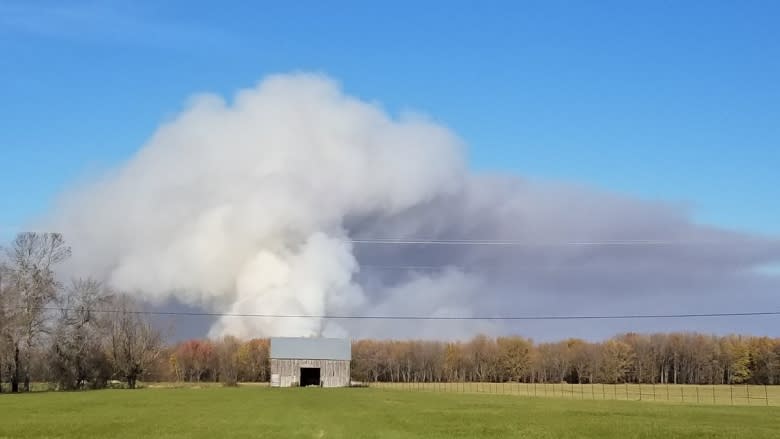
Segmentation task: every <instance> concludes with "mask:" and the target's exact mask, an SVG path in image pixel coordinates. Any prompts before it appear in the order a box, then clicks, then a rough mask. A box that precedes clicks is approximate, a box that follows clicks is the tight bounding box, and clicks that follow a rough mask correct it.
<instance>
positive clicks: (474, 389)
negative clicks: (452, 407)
mask: <svg viewBox="0 0 780 439" xmlns="http://www.w3.org/2000/svg"><path fill="white" fill-rule="evenodd" d="M371 387H374V388H378V389H392V390H399V391H427V392H455V393H488V394H497V395H520V396H534V397H548V398H562V399H580V400H591V401H592V400H602V401H605V400H606V401H609V400H611V401H655V402H672V403H689V404H709V405H751V406H753V405H756V406H761V405H763V406H777V407H780V386H753V385H751V386H747V385H736V384H735V385H733V386H729V385H723V386H721V385H716V386H712V385H700V386H696V385H674V384H669V385H665V384H655V385H653V384H565V383H564V384H561V383H558V384H527V383H371ZM778 437H780V436H778Z"/></svg>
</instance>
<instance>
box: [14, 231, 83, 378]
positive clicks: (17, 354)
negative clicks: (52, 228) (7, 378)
mask: <svg viewBox="0 0 780 439" xmlns="http://www.w3.org/2000/svg"><path fill="white" fill-rule="evenodd" d="M70 253H71V251H70V247H68V246H67V245H66V244H65V240H64V239H63V237H62V235H60V234H59V233H36V232H27V233H20V234H19V235H17V236H16V239H15V240H14V242H13V244H12V246H11V248H10V249H9V250H8V251H7V254H8V259H9V267H8V269H7V272H8V273H7V275H6V276H7V278H8V282H9V285H8V286H7V287H6V292H5V294H4V298H5V302H6V306H5V310H6V313H7V315H6V319H5V320H6V325H5V331H4V332H5V334H4V335H5V338H6V341H7V343H8V344H9V345H10V349H11V350H12V352H13V353H12V359H11V361H12V366H13V367H12V369H13V371H12V375H11V391H12V392H18V391H19V384H20V381H22V382H23V384H24V390H25V391H29V390H30V368H29V364H30V358H31V355H32V350H33V347H34V345H35V342H36V341H37V339H38V337H39V336H40V335H41V334H43V333H45V332H46V330H47V327H46V324H47V309H46V306H47V305H48V304H49V303H51V302H52V301H53V300H54V299H55V297H56V294H57V290H58V288H59V286H60V285H59V283H58V282H57V279H56V276H55V273H54V267H55V265H57V264H58V263H60V262H62V261H64V260H65V259H67V258H68V257H69V256H70Z"/></svg>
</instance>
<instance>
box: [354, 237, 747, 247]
mask: <svg viewBox="0 0 780 439" xmlns="http://www.w3.org/2000/svg"><path fill="white" fill-rule="evenodd" d="M350 241H351V242H352V243H353V244H375V245H383V244H388V245H389V244H399V245H428V244H430V245H496V246H520V247H547V246H553V247H555V246H667V245H698V244H707V245H715V244H722V245H734V244H736V243H738V241H713V240H669V239H616V240H601V241H590V240H587V241H577V240H575V241H521V240H491V239H396V238H372V239H351V240H350Z"/></svg>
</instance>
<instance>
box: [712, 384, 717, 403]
mask: <svg viewBox="0 0 780 439" xmlns="http://www.w3.org/2000/svg"><path fill="white" fill-rule="evenodd" d="M715 404H716V402H715V384H714V383H713V384H712V405H715Z"/></svg>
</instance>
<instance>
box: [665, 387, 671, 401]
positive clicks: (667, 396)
mask: <svg viewBox="0 0 780 439" xmlns="http://www.w3.org/2000/svg"><path fill="white" fill-rule="evenodd" d="M666 400H667V401H671V400H672V398H670V397H669V383H666Z"/></svg>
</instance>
